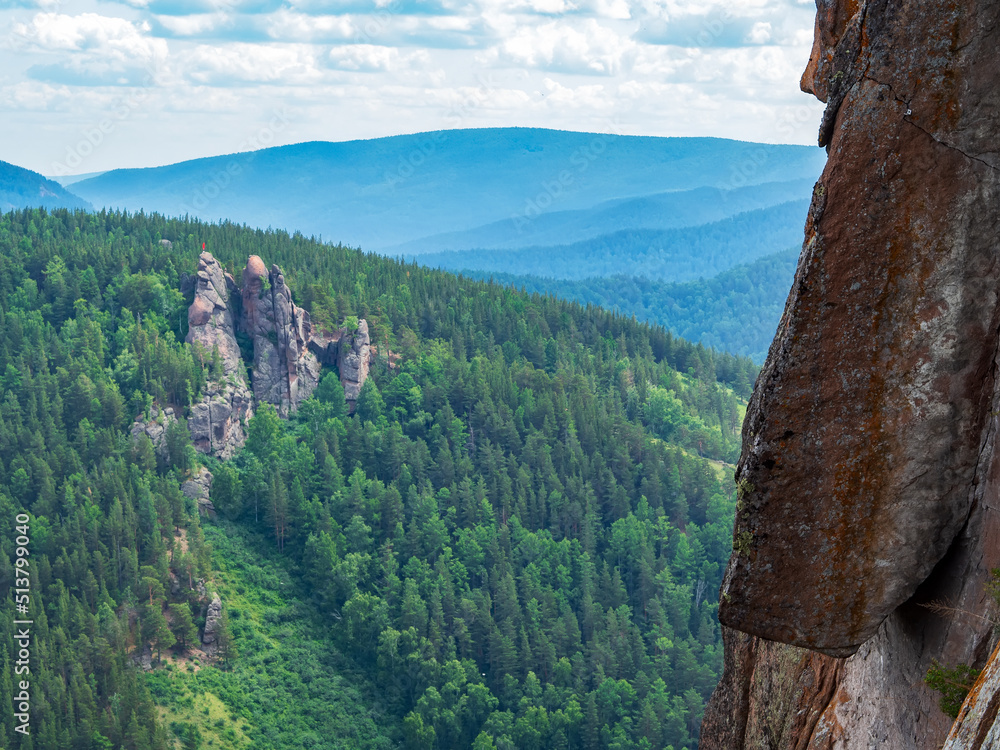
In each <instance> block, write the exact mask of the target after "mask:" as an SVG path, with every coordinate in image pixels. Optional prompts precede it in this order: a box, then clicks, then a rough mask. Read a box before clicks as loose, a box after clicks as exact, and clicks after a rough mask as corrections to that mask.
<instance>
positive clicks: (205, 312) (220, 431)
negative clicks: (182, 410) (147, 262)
mask: <svg viewBox="0 0 1000 750" xmlns="http://www.w3.org/2000/svg"><path fill="white" fill-rule="evenodd" d="M235 290H236V284H235V282H234V281H233V278H232V277H231V276H230V275H229V274H227V273H225V272H224V271H223V269H222V266H220V265H219V262H218V261H217V260H216V259H215V258H214V257H212V254H211V253H202V254H201V256H200V257H199V258H198V272H197V275H196V277H195V290H194V302H193V303H192V304H191V307H190V308H189V309H188V335H187V342H188V343H189V344H197V345H198V346H199V347H200V351H201V354H202V356H203V357H205V358H206V361H208V362H211V363H213V365H212V366H213V367H214V368H216V371H212V372H211V373H210V379H209V382H208V383H207V384H206V386H205V395H204V397H203V398H202V400H201V401H199V402H198V403H196V404H192V406H191V412H190V415H189V417H188V428H189V429H190V431H191V441H192V443H193V444H194V447H195V448H196V449H197V450H199V451H201V452H202V453H209V454H211V455H213V456H216V457H218V458H230V457H231V456H233V454H235V453H236V451H237V450H238V449H239V448H240V447H241V446H242V445H243V443H244V442H245V441H246V432H245V430H244V424H245V422H246V420H248V419H250V417H252V416H253V403H252V399H251V398H250V390H249V388H248V387H247V382H246V378H245V376H244V368H243V367H242V359H241V357H240V348H239V345H238V344H237V343H236V322H235V318H234V315H233V306H232V299H231V292H233V291H235Z"/></svg>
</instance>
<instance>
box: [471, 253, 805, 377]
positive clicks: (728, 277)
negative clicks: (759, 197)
mask: <svg viewBox="0 0 1000 750" xmlns="http://www.w3.org/2000/svg"><path fill="white" fill-rule="evenodd" d="M798 260H799V248H797V247H796V248H790V249H788V250H785V251H783V252H780V253H775V254H773V255H768V256H767V257H765V258H761V259H760V260H756V261H754V262H753V263H748V264H746V265H741V266H736V267H735V268H730V269H729V270H728V271H723V272H722V273H720V274H719V275H718V276H715V277H714V278H709V279H698V280H697V281H678V282H670V281H654V280H651V279H643V278H638V277H635V276H612V277H610V278H590V279H583V280H581V281H568V280H563V279H552V278H546V277H543V276H512V275H510V274H499V273H489V272H484V271H460V272H459V273H461V274H462V275H466V276H470V277H472V278H478V279H492V280H493V281H495V282H497V283H501V284H506V285H509V286H514V287H516V288H518V289H523V290H525V291H528V292H538V293H543V294H544V293H548V294H555V295H557V296H559V297H562V298H564V299H570V300H575V301H577V302H581V303H583V304H594V305H600V306H602V307H605V308H608V309H610V310H616V311H618V312H622V313H625V314H627V315H635V317H636V318H637V319H639V320H645V321H649V322H651V323H658V324H659V325H662V326H664V327H665V328H667V329H668V330H670V331H672V332H673V333H675V334H676V335H678V336H680V337H682V338H685V339H687V340H689V341H698V342H701V343H702V344H705V345H706V346H711V347H713V348H715V349H721V350H722V351H727V352H732V353H733V354H739V355H741V356H744V357H750V359H752V360H753V361H754V362H758V363H761V364H763V362H764V359H765V357H767V350H768V348H769V347H770V346H771V340H772V339H773V338H774V331H775V329H776V328H777V326H778V321H779V320H780V318H781V313H782V311H783V310H784V308H785V299H786V297H787V296H788V290H789V288H791V286H792V279H793V277H794V276H795V266H796V264H797V263H798Z"/></svg>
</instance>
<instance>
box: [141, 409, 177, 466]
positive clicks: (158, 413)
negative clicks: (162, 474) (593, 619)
mask: <svg viewBox="0 0 1000 750" xmlns="http://www.w3.org/2000/svg"><path fill="white" fill-rule="evenodd" d="M176 421H177V417H176V416H175V415H174V410H173V407H170V406H168V407H166V408H165V409H161V408H160V407H159V406H158V405H156V404H153V408H152V409H151V410H150V419H149V420H144V419H142V415H140V416H139V418H137V419H136V420H135V422H134V423H133V424H132V430H131V433H132V439H133V440H134V439H137V438H138V437H139V436H140V435H145V436H146V437H148V438H149V439H150V442H152V443H153V450H155V451H156V455H157V456H158V457H159V458H161V459H164V460H165V459H166V458H167V453H168V451H167V428H168V427H169V426H170V425H171V423H173V422H176Z"/></svg>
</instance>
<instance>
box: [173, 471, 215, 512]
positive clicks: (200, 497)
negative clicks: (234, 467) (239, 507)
mask: <svg viewBox="0 0 1000 750" xmlns="http://www.w3.org/2000/svg"><path fill="white" fill-rule="evenodd" d="M181 492H182V493H183V494H184V496H185V497H189V498H191V499H192V500H194V501H195V502H196V503H197V504H198V512H199V513H200V514H201V515H203V516H207V517H209V518H215V515H216V513H215V504H214V503H212V501H211V499H210V498H209V495H210V494H211V492H212V473H211V472H210V471H209V470H208V469H206V468H205V467H204V466H202V467H201V468H200V469H198V471H196V472H195V473H194V474H193V475H191V477H190V478H188V479H186V480H185V481H184V483H183V484H181Z"/></svg>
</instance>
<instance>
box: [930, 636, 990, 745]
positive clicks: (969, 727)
mask: <svg viewBox="0 0 1000 750" xmlns="http://www.w3.org/2000/svg"><path fill="white" fill-rule="evenodd" d="M998 716H1000V646H998V647H997V649H994V651H993V655H992V656H991V657H990V660H989V662H988V663H987V665H986V668H985V669H984V670H983V672H982V674H980V675H979V679H978V680H976V684H975V685H974V686H973V687H972V690H970V691H969V695H968V697H967V698H966V699H965V703H964V704H962V710H961V711H959V712H958V719H957V720H956V721H955V724H954V726H952V728H951V733H950V734H949V735H948V740H947V741H946V742H945V744H944V750H989V749H990V748H998V747H1000V721H997V717H998Z"/></svg>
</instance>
